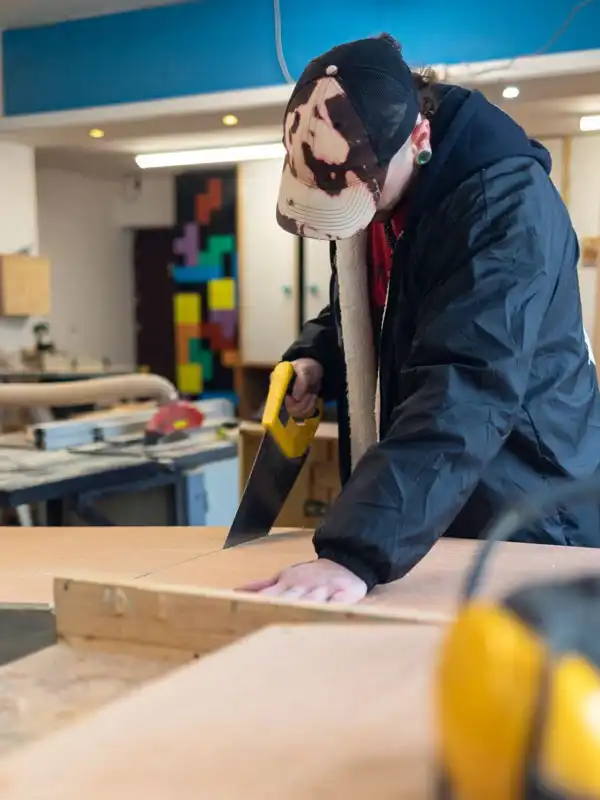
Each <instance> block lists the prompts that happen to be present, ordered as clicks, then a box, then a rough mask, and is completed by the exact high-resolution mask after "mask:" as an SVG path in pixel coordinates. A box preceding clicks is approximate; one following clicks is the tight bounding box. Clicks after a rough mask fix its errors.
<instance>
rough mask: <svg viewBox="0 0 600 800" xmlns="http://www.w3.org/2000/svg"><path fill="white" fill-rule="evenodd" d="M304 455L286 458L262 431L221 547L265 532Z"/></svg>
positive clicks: (287, 495) (259, 537)
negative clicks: (235, 510)
mask: <svg viewBox="0 0 600 800" xmlns="http://www.w3.org/2000/svg"><path fill="white" fill-rule="evenodd" d="M307 456H308V451H307V452H306V453H305V454H304V455H303V456H302V457H301V458H294V459H290V458H286V457H285V456H284V455H283V453H282V452H281V450H280V449H279V447H278V446H277V444H276V443H275V442H274V441H273V439H272V438H271V436H270V435H269V434H268V433H265V435H264V436H263V438H262V442H261V443H260V446H259V448H258V452H257V454H256V458H255V459H254V464H253V465H252V470H251V471H250V476H249V478H248V482H247V483H246V488H245V489H244V493H243V495H242V499H241V501H240V505H239V508H238V510H237V513H236V515H235V518H234V520H233V524H232V526H231V528H230V530H229V533H228V535H227V539H226V540H225V544H224V545H223V548H224V549H226V548H229V547H236V546H237V545H239V544H244V543H246V542H250V541H253V540H254V539H261V538H262V537H263V536H267V535H268V534H269V532H270V531H271V528H272V527H273V525H274V524H275V521H276V519H277V517H278V516H279V514H280V512H281V509H282V508H283V506H284V504H285V501H286V500H287V498H288V497H289V495H290V492H291V491H292V489H293V488H294V484H295V483H296V480H297V478H298V475H299V474H300V471H301V469H302V467H303V466H304V462H305V461H306V458H307Z"/></svg>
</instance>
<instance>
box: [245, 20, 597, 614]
mask: <svg viewBox="0 0 600 800" xmlns="http://www.w3.org/2000/svg"><path fill="white" fill-rule="evenodd" d="M283 141H284V145H285V149H286V158H285V163H284V169H283V174H282V178H281V186H280V195H279V199H278V206H277V219H278V222H279V225H280V226H281V227H282V228H284V229H285V230H286V231H288V232H289V233H292V234H295V235H299V236H306V237H313V238H317V239H325V240H329V241H330V242H331V245H330V248H331V269H332V280H331V293H330V303H329V305H328V306H327V307H326V308H325V309H324V310H323V311H322V312H321V314H320V315H319V316H318V317H317V318H316V319H313V320H311V321H310V322H308V323H307V324H306V325H305V326H304V328H303V330H302V333H301V336H300V338H299V340H298V341H297V342H296V343H295V344H293V345H292V346H291V348H290V349H289V350H288V351H287V352H286V353H285V354H284V355H283V359H284V360H288V361H292V362H293V364H294V369H295V373H296V381H295V387H294V391H293V397H292V398H291V399H290V402H289V404H288V411H289V412H290V413H291V414H294V415H296V416H303V415H309V414H310V413H312V411H313V410H314V405H315V401H316V398H317V395H322V396H323V397H324V399H326V400H329V399H335V400H336V401H337V405H338V420H339V434H340V443H339V451H340V471H341V477H342V482H343V488H342V491H341V493H340V495H339V496H338V497H337V499H336V500H335V501H334V502H333V504H332V505H331V507H330V509H329V511H328V513H327V514H326V516H325V517H324V518H323V519H322V521H321V523H320V525H319V526H318V528H317V530H316V533H315V537H314V546H315V551H316V556H317V558H316V559H315V560H313V561H310V562H307V563H304V564H297V565H291V566H289V567H287V568H286V569H284V570H282V571H281V572H280V573H279V574H277V575H273V576H270V577H268V576H265V580H262V581H258V582H256V583H253V584H250V585H248V586H246V587H243V588H244V589H246V590H248V591H253V592H260V593H264V594H268V595H285V596H286V597H294V598H303V599H307V600H315V601H343V602H355V601H359V600H360V599H361V598H362V597H364V595H365V594H366V593H367V592H368V591H369V590H370V589H372V588H373V587H374V586H375V585H376V584H378V583H385V582H388V581H391V580H394V579H398V578H401V577H402V576H404V575H405V574H406V573H407V572H409V570H411V569H412V568H413V567H414V566H415V565H416V564H417V562H418V561H419V560H420V559H421V558H423V556H425V554H426V553H427V552H428V551H429V550H430V548H431V547H432V546H433V545H434V543H435V542H436V541H437V540H438V538H439V537H440V536H443V535H448V536H454V537H467V538H480V537H481V536H483V535H484V532H485V530H486V527H487V526H488V525H489V523H490V522H491V520H492V519H494V518H495V517H496V516H497V515H498V514H499V513H500V511H501V510H502V509H503V508H504V507H506V506H507V504H508V503H510V502H512V501H514V500H515V499H518V498H519V497H521V496H523V495H529V494H531V493H535V492H537V491H539V490H541V489H543V488H544V487H546V486H547V485H549V484H551V482H552V480H554V479H557V478H580V477H584V476H588V475H590V474H592V473H594V472H596V471H597V470H598V466H599V462H600V400H599V392H598V382H597V377H596V370H595V365H594V363H593V355H592V353H591V349H590V347H589V344H588V341H587V337H586V334H585V332H584V328H583V324H582V313H581V302H580V295H579V285H578V273H577V264H578V259H579V249H578V242H577V237H576V234H575V232H574V230H573V226H572V224H571V221H570V219H569V214H568V211H567V209H566V207H565V205H564V204H563V202H562V200H561V197H560V195H559V193H558V192H557V191H556V189H555V187H554V185H553V183H552V181H551V179H550V171H551V160H550V156H549V154H548V152H547V151H546V150H545V149H544V148H543V147H542V146H541V145H540V144H539V143H537V142H535V141H532V140H530V139H529V138H528V137H527V136H526V134H525V132H524V131H523V130H522V129H521V128H520V127H519V126H518V125H517V124H516V123H515V122H514V121H513V120H512V119H511V118H510V117H509V116H508V115H506V114H505V113H504V112H503V111H502V110H500V109H499V108H497V107H496V106H494V105H493V104H491V103H490V102H488V101H487V100H486V99H485V98H484V96H483V95H482V94H480V93H479V92H477V91H469V90H468V89H465V88H462V87H459V86H451V85H444V84H441V83H438V82H437V81H436V79H435V76H432V75H427V74H425V75H415V74H413V73H412V72H411V70H410V69H409V67H408V66H407V64H406V63H405V61H404V59H403V57H402V52H401V48H400V46H399V44H398V43H396V42H395V41H394V39H392V37H390V36H389V35H387V34H385V35H383V36H380V37H374V38H369V39H363V40H359V41H355V42H350V43H347V44H342V45H340V46H338V47H334V48H333V49H332V50H330V51H329V52H327V53H325V54H324V55H322V56H320V57H319V58H316V59H315V60H313V61H311V62H310V64H309V65H308V66H307V68H306V70H305V71H304V73H303V74H302V76H301V77H300V79H299V81H298V83H297V85H296V86H295V88H294V90H293V93H292V97H291V99H290V101H289V105H288V107H287V110H286V114H285V121H284V137H283ZM517 538H518V539H519V540H521V541H529V542H537V543H549V544H559V545H580V546H591V547H596V546H599V545H600V522H599V520H598V509H596V508H560V509H557V511H556V513H554V514H549V515H548V517H547V518H545V519H544V520H543V521H542V522H541V523H539V524H537V525H532V526H531V527H530V528H528V529H527V530H524V531H522V532H521V533H520V534H519V536H518V537H517Z"/></svg>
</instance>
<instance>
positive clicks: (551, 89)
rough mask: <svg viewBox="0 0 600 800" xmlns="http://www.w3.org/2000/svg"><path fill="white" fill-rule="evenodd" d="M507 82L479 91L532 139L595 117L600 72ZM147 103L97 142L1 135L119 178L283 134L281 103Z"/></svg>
mask: <svg viewBox="0 0 600 800" xmlns="http://www.w3.org/2000/svg"><path fill="white" fill-rule="evenodd" d="M115 1H116V0H115ZM0 2H2V0H0ZM504 86H505V83H500V82H498V83H490V84H488V85H486V86H481V87H480V89H481V90H482V91H484V92H485V94H486V95H487V96H488V98H489V99H490V100H491V101H492V102H493V103H496V104H497V105H499V106H500V107H501V108H503V109H504V110H505V111H506V112H507V113H509V114H510V115H511V116H512V117H514V119H515V120H516V121H517V122H518V123H519V124H521V125H522V126H523V127H524V128H525V130H526V131H527V132H528V133H529V135H530V136H534V137H538V138H545V137H553V136H565V135H573V134H579V132H580V131H579V120H580V117H581V116H582V115H585V114H600V72H593V73H587V74H583V75H581V74H580V75H568V76H555V77H552V78H537V79H530V80H527V81H521V82H520V83H519V88H520V90H521V94H520V96H519V97H518V98H517V99H516V100H504V99H503V97H502V90H503V88H504ZM151 105H152V104H150V106H149V110H148V114H147V115H143V116H140V117H139V118H135V119H133V118H132V119H122V120H114V121H112V122H106V123H103V122H102V121H101V120H97V121H95V122H98V123H99V124H100V125H101V126H102V128H103V129H104V131H105V134H106V135H105V137H104V138H102V139H99V140H98V139H92V138H90V136H89V129H90V127H91V126H90V125H89V124H86V125H83V124H74V123H71V124H68V125H63V124H58V123H56V122H55V123H54V124H49V125H48V126H45V125H43V124H42V125H40V126H39V127H38V126H32V127H23V128H21V129H13V130H4V131H2V133H1V134H0V137H1V138H2V139H9V140H13V141H20V142H22V143H23V144H27V145H30V146H32V147H35V148H36V153H37V158H38V163H39V164H40V165H43V166H54V167H58V168H70V169H75V170H77V171H81V172H90V173H94V174H98V175H102V174H104V175H115V174H121V175H122V174H130V173H131V172H132V171H136V170H137V168H136V166H135V163H134V159H133V157H134V155H135V154H137V153H144V152H145V153H148V152H159V151H171V150H187V149H196V148H202V147H218V146H223V145H237V144H251V143H252V144H257V143H260V142H273V141H277V140H279V139H280V137H281V120H282V118H283V112H284V106H285V102H284V101H283V100H282V101H281V102H280V103H276V104H273V103H272V104H270V105H256V106H254V107H246V108H239V109H238V108H236V107H233V106H232V107H231V108H227V110H226V111H225V112H223V111H221V112H219V113H217V112H216V111H211V112H207V111H205V112H198V111H195V112H193V113H192V112H186V113H178V114H171V115H169V114H156V113H153V111H152V108H151ZM223 113H232V114H236V115H237V116H238V117H239V125H238V126H237V127H235V128H228V129H226V128H224V127H223V124H222V115H223ZM588 135H589V134H588Z"/></svg>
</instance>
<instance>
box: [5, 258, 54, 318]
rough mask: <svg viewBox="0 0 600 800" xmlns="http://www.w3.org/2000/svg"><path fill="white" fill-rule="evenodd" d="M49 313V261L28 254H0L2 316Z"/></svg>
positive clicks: (40, 315) (41, 315)
mask: <svg viewBox="0 0 600 800" xmlns="http://www.w3.org/2000/svg"><path fill="white" fill-rule="evenodd" d="M49 313H50V262H49V261H48V260H47V259H45V258H37V257H34V256H28V255H4V256H2V255H0V315H1V316H4V317H32V316H36V317H43V316H47V315H48V314H49Z"/></svg>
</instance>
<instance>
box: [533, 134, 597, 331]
mask: <svg viewBox="0 0 600 800" xmlns="http://www.w3.org/2000/svg"><path fill="white" fill-rule="evenodd" d="M543 144H544V145H545V147H547V148H548V150H549V151H550V155H551V156H552V162H553V168H552V180H553V181H554V183H555V184H556V187H557V188H558V190H559V191H560V192H562V191H564V189H565V188H566V187H564V186H563V182H564V179H565V174H568V181H569V187H568V198H567V201H568V206H569V212H570V214H571V220H572V222H573V227H574V228H575V230H576V232H577V235H578V237H579V239H582V238H584V237H586V236H600V135H595V134H585V135H583V136H574V137H573V138H572V140H571V148H570V150H571V154H570V159H569V163H568V164H565V153H566V150H565V146H564V140H563V139H561V138H553V139H544V140H543ZM596 280H597V271H596V270H595V269H593V268H590V267H580V269H579V289H580V293H581V307H582V312H583V324H584V325H585V328H586V330H587V331H588V333H589V334H590V336H593V335H594V328H595V326H596V318H597V314H596Z"/></svg>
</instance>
